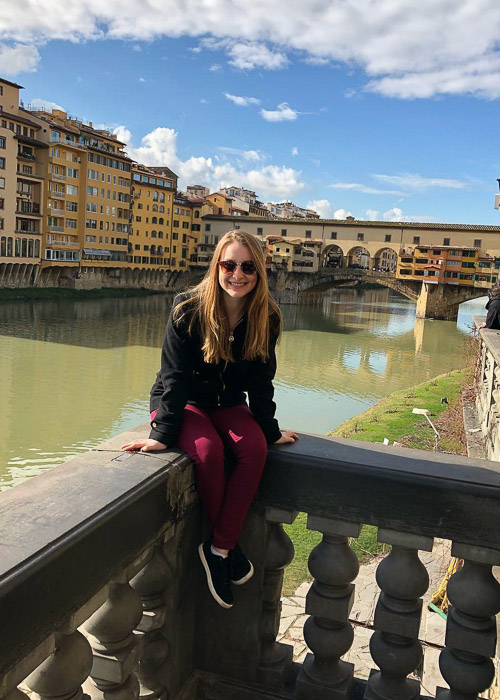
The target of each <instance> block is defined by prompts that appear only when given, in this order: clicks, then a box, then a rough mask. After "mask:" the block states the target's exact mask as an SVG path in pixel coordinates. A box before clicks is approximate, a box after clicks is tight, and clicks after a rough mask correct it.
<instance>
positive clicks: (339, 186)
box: [330, 182, 406, 196]
mask: <svg viewBox="0 0 500 700" xmlns="http://www.w3.org/2000/svg"><path fill="white" fill-rule="evenodd" d="M330 187H333V188H334V189H336V190H354V191H355V192H363V194H390V195H398V196H405V194H406V193H405V192H400V191H399V190H379V189H377V188H375V187H369V186H368V185H362V184H360V183H358V182H335V183H334V184H333V185H330Z"/></svg>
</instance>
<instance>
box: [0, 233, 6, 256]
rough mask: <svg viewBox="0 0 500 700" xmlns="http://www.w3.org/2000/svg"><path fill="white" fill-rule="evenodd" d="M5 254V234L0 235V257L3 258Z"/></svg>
mask: <svg viewBox="0 0 500 700" xmlns="http://www.w3.org/2000/svg"><path fill="white" fill-rule="evenodd" d="M6 254H7V239H6V238H5V236H2V238H0V256H2V258H5V256H6Z"/></svg>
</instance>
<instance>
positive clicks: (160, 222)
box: [158, 216, 163, 226]
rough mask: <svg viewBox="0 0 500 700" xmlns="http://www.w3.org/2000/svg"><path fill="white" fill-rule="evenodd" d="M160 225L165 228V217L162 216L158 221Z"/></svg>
mask: <svg viewBox="0 0 500 700" xmlns="http://www.w3.org/2000/svg"><path fill="white" fill-rule="evenodd" d="M158 223H159V224H160V226H163V216H160V218H159V219H158Z"/></svg>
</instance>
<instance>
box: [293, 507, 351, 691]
mask: <svg viewBox="0 0 500 700" xmlns="http://www.w3.org/2000/svg"><path fill="white" fill-rule="evenodd" d="M307 527H308V529H309V530H318V531H319V532H321V533H322V534H323V539H322V540H321V542H320V543H319V544H318V545H317V546H316V547H315V548H314V549H313V550H312V552H311V554H310V556H309V571H310V572H311V574H312V576H313V577H314V581H313V583H312V585H311V588H310V589H309V592H308V594H307V597H306V613H307V614H309V615H311V617H309V618H308V619H307V620H306V623H305V625H304V639H305V642H306V644H307V646H308V647H309V649H311V651H312V652H313V653H312V654H307V656H306V658H305V660H304V663H303V665H302V668H301V670H300V672H299V675H298V678H297V684H296V697H297V698H300V699H301V700H346V699H347V698H348V697H349V696H350V690H351V685H352V679H353V671H354V666H353V664H350V663H346V662H345V661H341V658H340V657H341V656H342V655H343V654H345V653H346V652H347V651H349V649H350V648H351V646H352V642H353V639H354V632H353V629H352V626H351V624H350V623H349V613H350V611H351V608H352V604H353V601H354V584H353V583H352V581H354V579H355V578H356V576H357V575H358V571H359V563H358V559H357V556H356V554H355V552H354V551H353V550H352V548H351V547H350V546H349V543H348V537H359V533H360V531H361V525H360V524H358V523H352V522H345V521H340V520H334V519H332V518H323V517H319V516H314V515H310V516H309V517H308V520H307Z"/></svg>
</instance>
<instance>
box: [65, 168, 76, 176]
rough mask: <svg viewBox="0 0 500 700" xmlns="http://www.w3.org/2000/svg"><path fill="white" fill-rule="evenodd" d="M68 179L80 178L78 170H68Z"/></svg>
mask: <svg viewBox="0 0 500 700" xmlns="http://www.w3.org/2000/svg"><path fill="white" fill-rule="evenodd" d="M67 174H68V177H78V168H68V170H67Z"/></svg>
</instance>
